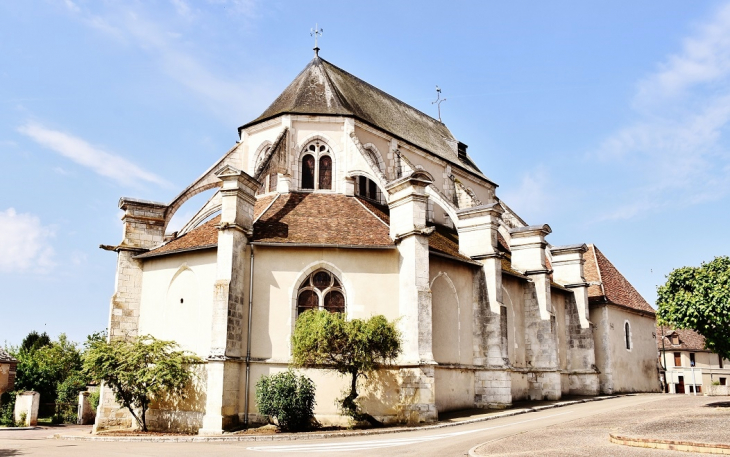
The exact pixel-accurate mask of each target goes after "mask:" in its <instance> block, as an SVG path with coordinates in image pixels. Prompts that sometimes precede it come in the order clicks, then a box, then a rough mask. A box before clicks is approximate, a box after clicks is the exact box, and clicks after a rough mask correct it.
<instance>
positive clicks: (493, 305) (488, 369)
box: [455, 203, 512, 408]
mask: <svg viewBox="0 0 730 457" xmlns="http://www.w3.org/2000/svg"><path fill="white" fill-rule="evenodd" d="M502 212H503V210H502V207H501V206H500V205H499V204H498V203H491V204H488V205H480V206H475V207H471V208H465V209H461V210H459V211H457V216H458V221H455V222H456V226H457V229H458V232H459V250H460V251H461V252H463V253H464V254H466V255H468V256H469V257H471V258H472V259H474V260H477V261H479V262H481V263H482V265H483V266H482V268H481V271H479V272H478V274H476V275H475V280H474V283H475V285H476V286H477V287H475V291H476V292H477V293H475V301H474V329H475V331H474V359H473V360H474V361H473V363H474V365H477V366H483V367H484V369H483V370H477V371H476V373H475V378H474V381H475V386H474V397H475V398H474V405H475V406H476V407H479V408H486V407H489V408H503V407H507V406H509V405H511V404H512V382H511V377H510V372H509V371H508V370H507V368H508V365H509V363H508V359H507V346H506V344H505V343H506V341H505V339H503V338H502V335H503V334H504V332H506V330H507V329H506V328H502V321H501V319H500V316H501V315H502V306H503V301H502V255H501V254H500V253H499V251H498V249H497V229H498V228H499V222H498V220H499V217H500V215H501V214H502ZM480 284H483V285H484V286H485V287H486V296H484V295H485V294H483V293H480V287H478V286H479V285H480Z"/></svg>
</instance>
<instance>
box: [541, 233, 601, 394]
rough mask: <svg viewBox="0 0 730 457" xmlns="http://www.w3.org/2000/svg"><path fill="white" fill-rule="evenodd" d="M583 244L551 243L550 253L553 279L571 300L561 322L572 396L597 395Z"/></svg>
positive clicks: (596, 371)
mask: <svg viewBox="0 0 730 457" xmlns="http://www.w3.org/2000/svg"><path fill="white" fill-rule="evenodd" d="M586 251H588V247H587V246H586V245H585V244H574V245H570V246H555V247H552V248H551V249H550V253H551V254H552V259H553V261H552V267H553V278H554V280H555V282H557V283H559V284H562V285H563V286H564V287H566V288H568V289H570V290H572V291H573V299H572V300H569V301H568V302H567V303H566V310H565V320H566V322H565V324H566V328H567V329H568V367H567V368H568V380H569V385H570V387H569V389H570V390H569V392H570V394H572V395H598V393H599V382H598V370H597V368H596V353H595V344H594V341H593V331H592V328H591V323H590V321H589V320H588V316H589V313H588V283H587V282H586V280H585V277H584V274H583V264H584V263H585V260H584V259H583V254H585V253H586Z"/></svg>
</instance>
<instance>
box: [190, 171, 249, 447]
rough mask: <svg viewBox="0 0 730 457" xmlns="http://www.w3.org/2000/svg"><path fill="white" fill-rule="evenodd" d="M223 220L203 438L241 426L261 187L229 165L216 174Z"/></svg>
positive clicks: (220, 234) (220, 232) (221, 223)
mask: <svg viewBox="0 0 730 457" xmlns="http://www.w3.org/2000/svg"><path fill="white" fill-rule="evenodd" d="M216 175H217V176H218V178H220V180H221V181H223V184H222V186H221V190H220V193H221V203H222V206H221V221H220V224H219V225H218V258H217V269H216V282H215V291H214V298H213V329H212V332H211V335H212V338H211V345H210V353H209V355H208V363H207V365H206V372H207V385H206V388H207V396H206V406H205V415H204V416H203V427H202V428H201V429H200V430H199V433H200V434H220V433H222V432H223V431H224V430H225V429H227V428H230V427H231V426H233V425H235V424H236V423H237V422H238V410H239V402H238V393H239V391H240V383H239V374H240V369H241V366H240V362H241V361H242V360H243V357H244V356H245V348H244V347H243V345H244V343H243V342H244V341H245V339H246V331H247V328H246V323H247V320H248V307H247V306H246V299H245V294H246V293H247V291H246V284H247V282H248V280H247V278H246V273H247V272H248V268H246V258H247V257H246V246H247V244H248V238H249V237H251V236H252V235H253V220H254V212H253V210H254V203H255V202H256V196H255V195H256V189H258V187H259V185H260V183H259V182H258V181H256V180H255V179H253V178H252V177H250V176H249V175H247V174H246V173H244V172H242V171H241V170H238V169H236V168H234V167H231V166H226V167H224V168H223V169H222V170H220V171H219V172H218V173H216Z"/></svg>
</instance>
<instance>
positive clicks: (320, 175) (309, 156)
mask: <svg viewBox="0 0 730 457" xmlns="http://www.w3.org/2000/svg"><path fill="white" fill-rule="evenodd" d="M304 153H305V154H304V156H302V167H301V188H302V189H304V190H332V176H333V171H334V170H333V168H334V167H333V165H334V164H333V162H332V153H331V151H330V149H329V146H327V144H325V143H323V142H321V141H315V142H313V143H311V144H309V145H308V146H307V147H306V148H305V149H304Z"/></svg>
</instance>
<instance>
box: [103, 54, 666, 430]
mask: <svg viewBox="0 0 730 457" xmlns="http://www.w3.org/2000/svg"><path fill="white" fill-rule="evenodd" d="M317 51H318V49H315V57H314V59H313V60H312V61H311V62H309V64H308V65H307V66H306V68H304V70H303V71H302V72H301V73H300V74H299V75H298V76H297V77H296V78H295V79H294V81H292V83H291V84H290V85H289V86H288V87H287V88H286V89H285V90H284V91H283V92H282V93H281V95H280V96H279V97H278V98H277V99H276V100H274V102H273V103H272V104H271V106H269V108H268V109H266V111H264V112H263V113H262V114H261V115H260V116H259V117H257V118H256V119H254V120H252V121H250V122H248V123H246V124H244V125H242V126H241V127H239V129H238V137H239V141H237V142H236V144H235V145H233V147H232V148H231V149H230V150H229V151H228V152H226V153H225V154H223V156H222V157H221V158H220V160H218V161H217V162H216V163H214V164H212V166H211V167H210V168H209V169H208V170H207V171H206V172H205V173H203V174H202V175H201V176H200V178H198V179H197V180H195V181H194V182H193V183H192V184H190V186H188V187H187V188H186V189H185V190H183V191H182V192H181V193H180V195H179V196H178V197H176V198H175V199H174V200H173V201H172V202H170V203H169V204H165V203H156V202H151V201H146V200H138V199H133V198H122V199H121V200H120V202H119V206H120V208H121V209H122V210H123V212H124V215H123V217H122V221H123V226H124V236H123V239H122V241H121V242H120V243H119V244H118V245H115V246H102V247H103V248H105V249H108V250H113V251H115V252H116V253H117V256H118V263H117V273H116V286H115V291H114V295H113V297H112V300H111V306H110V312H109V338H111V339H120V338H127V337H134V336H137V335H146V334H150V335H153V336H155V337H157V338H160V339H167V340H174V341H176V342H178V343H179V344H180V345H181V347H182V348H184V349H187V350H190V351H192V352H194V353H196V354H198V355H199V356H200V357H202V358H203V359H204V360H205V364H204V365H203V366H201V367H199V370H198V376H197V377H196V380H195V382H194V386H192V387H191V395H189V396H188V398H187V399H186V400H185V401H183V402H175V403H169V402H164V401H160V402H157V403H156V404H154V405H152V407H151V410H150V411H149V413H148V418H149V419H148V424H149V426H150V428H151V429H152V430H154V429H158V430H177V431H191V432H199V433H201V434H217V433H222V432H223V431H224V430H226V429H229V428H231V427H234V426H236V425H237V424H242V423H243V424H254V423H260V422H263V421H264V420H265V418H264V417H261V416H260V415H259V414H258V413H257V408H256V402H255V385H256V381H257V380H258V379H259V378H260V377H261V376H262V375H268V374H272V373H275V372H279V371H282V370H286V369H287V366H288V364H289V362H290V360H291V335H292V332H293V329H294V325H295V323H296V320H297V316H298V315H299V314H300V313H302V312H304V311H306V310H309V309H325V310H328V311H331V312H342V313H345V314H346V315H347V317H348V318H369V317H370V316H373V315H377V314H382V315H384V316H385V317H386V318H388V319H389V320H396V319H397V325H398V328H399V330H400V332H401V333H402V338H403V346H402V347H403V352H402V354H401V355H400V357H399V358H398V360H397V362H396V363H395V364H394V365H392V366H388V367H383V368H382V369H380V370H379V371H378V372H377V373H376V374H375V375H373V376H370V377H369V378H368V379H364V380H362V381H361V384H360V386H359V390H360V392H361V396H360V399H359V401H360V402H361V404H362V406H363V408H364V409H365V410H366V411H367V412H368V413H369V414H371V415H373V416H374V417H376V418H377V419H379V420H381V421H383V422H386V423H419V422H432V421H436V420H437V418H438V414H439V413H443V412H447V411H452V410H458V409H465V408H475V407H476V408H506V407H509V406H510V405H511V404H512V403H513V402H515V401H517V400H524V399H540V400H542V399H549V400H555V399H559V398H561V397H562V396H565V395H598V394H611V393H617V392H649V391H658V390H659V383H658V378H657V362H656V360H657V357H656V339H655V338H656V335H655V333H654V332H655V329H654V311H653V309H652V308H651V306H649V304H648V303H647V302H646V301H645V300H644V299H643V298H642V297H641V295H639V294H638V292H637V291H636V290H635V289H634V288H633V287H632V286H631V284H630V283H629V282H628V281H627V280H626V278H624V277H623V276H622V275H621V273H619V271H618V270H617V269H616V268H615V267H614V266H613V265H612V264H611V263H610V262H609V261H608V259H607V258H606V257H605V256H604V254H603V253H602V252H601V251H600V250H598V248H596V247H595V246H593V245H590V244H583V243H582V240H577V241H578V243H577V244H573V245H569V246H553V245H551V244H550V242H549V241H548V238H549V235H550V233H551V228H550V226H549V225H547V224H539V225H528V224H527V223H526V222H525V221H524V220H523V219H522V218H520V216H518V215H517V214H516V213H515V212H514V211H513V210H512V209H510V207H509V206H508V205H507V204H506V203H505V202H504V201H502V200H500V198H499V197H498V196H497V193H496V189H497V184H495V183H494V182H493V181H492V180H491V179H490V178H488V177H487V176H486V175H485V174H484V173H483V172H482V171H481V169H480V168H479V167H478V166H477V164H476V163H475V162H474V161H473V160H472V158H471V157H470V156H469V154H468V153H467V146H466V144H464V143H462V142H460V141H459V140H457V139H456V138H454V136H453V135H452V133H451V132H450V131H449V129H448V128H447V127H446V125H444V124H443V123H442V122H440V121H439V120H436V119H434V118H432V117H430V116H428V115H426V114H424V113H422V112H420V111H418V110H416V109H415V108H413V107H411V106H409V105H407V104H405V103H403V102H401V101H400V100H398V99H396V98H395V97H393V96H391V95H388V94H386V93H385V92H383V91H381V90H380V89H378V88H376V87H373V86H371V85H370V84H368V83H366V82H365V81H362V80H361V79H359V78H357V77H356V76H353V75H351V74H350V73H348V72H346V71H344V70H342V69H340V68H338V67H337V66H335V65H333V64H331V63H329V62H328V61H326V60H324V59H322V58H320V57H319V56H318V55H317ZM205 191H211V192H209V193H212V196H211V198H210V199H209V200H208V201H207V203H205V204H204V205H203V206H202V208H199V211H197V214H195V216H193V217H192V218H191V219H190V220H189V221H186V223H185V225H184V226H183V227H182V228H181V229H180V230H178V231H177V232H174V233H169V232H168V230H167V228H168V224H169V223H170V220H171V219H172V217H173V215H174V214H175V213H176V212H177V211H178V209H179V208H180V207H181V206H182V205H183V204H184V203H185V202H186V201H188V200H189V199H190V198H191V197H193V196H195V195H197V194H199V193H201V192H205ZM303 373H304V374H306V375H307V376H309V377H311V378H312V379H313V380H314V382H315V384H316V387H317V397H316V401H317V406H316V410H315V413H316V415H317V418H318V419H319V421H320V422H322V423H338V422H343V421H344V420H345V419H344V418H343V417H342V416H340V415H339V412H338V411H337V407H336V404H335V399H336V398H338V397H340V396H341V393H342V391H343V390H344V389H345V388H346V387H347V383H348V380H347V379H345V378H343V377H341V376H339V375H337V374H333V373H331V372H326V371H323V370H303ZM131 426H132V420H131V416H130V415H129V414H128V413H127V412H125V410H123V409H119V407H118V405H116V404H115V403H114V398H113V395H112V394H111V392H110V391H109V390H108V389H106V388H104V389H102V397H101V401H100V405H99V409H98V413H97V423H96V426H95V429H96V430H104V429H110V428H120V427H131Z"/></svg>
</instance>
